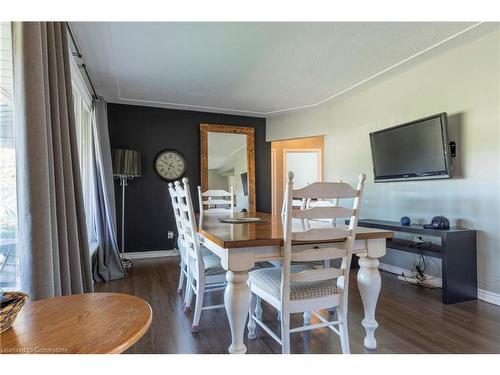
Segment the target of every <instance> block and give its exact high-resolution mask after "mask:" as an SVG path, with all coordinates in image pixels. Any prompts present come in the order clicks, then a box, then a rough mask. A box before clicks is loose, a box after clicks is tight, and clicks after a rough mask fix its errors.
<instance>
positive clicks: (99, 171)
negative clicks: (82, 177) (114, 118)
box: [92, 98, 126, 281]
mask: <svg viewBox="0 0 500 375" xmlns="http://www.w3.org/2000/svg"><path fill="white" fill-rule="evenodd" d="M93 115H94V120H95V121H94V128H93V137H94V155H95V177H96V178H95V181H96V186H95V188H96V191H95V197H96V217H95V228H96V232H97V240H98V243H99V247H98V249H97V251H96V252H95V254H94V257H93V260H92V268H93V274H94V280H95V281H109V280H115V279H121V278H123V277H125V275H126V272H125V270H124V268H123V266H122V262H121V258H120V255H119V248H118V242H117V240H116V210H115V190H114V186H113V163H112V161H111V147H110V144H109V133H108V114H107V110H106V102H105V101H104V98H99V100H98V101H94V106H93Z"/></svg>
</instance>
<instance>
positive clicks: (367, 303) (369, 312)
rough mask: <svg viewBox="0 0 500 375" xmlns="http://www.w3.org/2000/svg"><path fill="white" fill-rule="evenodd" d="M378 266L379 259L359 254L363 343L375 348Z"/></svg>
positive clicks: (378, 286) (378, 284)
mask: <svg viewBox="0 0 500 375" xmlns="http://www.w3.org/2000/svg"><path fill="white" fill-rule="evenodd" d="M378 266H379V261H378V260H377V259H376V258H370V257H368V256H360V258H359V271H358V288H359V292H360V294H361V300H362V301H363V308H364V310H365V318H364V319H363V320H362V322H361V324H362V325H363V327H364V328H365V331H366V336H365V340H364V345H365V347H366V348H368V349H376V348H377V340H376V339H375V330H376V329H377V327H378V323H377V321H376V320H375V309H376V307H377V300H378V296H379V293H380V287H381V279H380V273H379V270H378Z"/></svg>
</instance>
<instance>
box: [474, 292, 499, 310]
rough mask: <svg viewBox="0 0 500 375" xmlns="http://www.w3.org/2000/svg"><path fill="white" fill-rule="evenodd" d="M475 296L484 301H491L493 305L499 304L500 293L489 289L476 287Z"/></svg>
mask: <svg viewBox="0 0 500 375" xmlns="http://www.w3.org/2000/svg"><path fill="white" fill-rule="evenodd" d="M477 298H479V299H480V300H483V301H485V302H489V303H492V304H493V305H498V306H500V294H498V293H493V292H490V291H489V290H484V289H478V290H477Z"/></svg>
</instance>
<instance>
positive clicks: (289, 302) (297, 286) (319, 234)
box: [248, 172, 366, 354]
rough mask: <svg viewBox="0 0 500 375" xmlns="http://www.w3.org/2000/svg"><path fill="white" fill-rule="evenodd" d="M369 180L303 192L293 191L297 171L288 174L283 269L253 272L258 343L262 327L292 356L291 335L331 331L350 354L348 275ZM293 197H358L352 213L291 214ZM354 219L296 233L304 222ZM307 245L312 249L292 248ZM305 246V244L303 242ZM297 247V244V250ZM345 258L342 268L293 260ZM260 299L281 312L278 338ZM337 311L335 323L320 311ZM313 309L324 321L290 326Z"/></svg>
mask: <svg viewBox="0 0 500 375" xmlns="http://www.w3.org/2000/svg"><path fill="white" fill-rule="evenodd" d="M365 180H366V176H365V175H364V174H362V175H360V176H359V179H358V184H357V188H353V187H351V186H350V185H348V184H346V183H339V182H316V183H313V184H311V185H309V186H306V187H304V188H302V189H298V190H293V172H289V174H288V184H287V185H288V186H287V190H286V196H285V199H286V200H287V202H288V204H287V206H286V209H285V211H286V212H285V215H284V217H283V219H284V220H283V234H284V244H283V249H282V251H283V254H282V255H283V266H282V267H275V268H265V269H260V270H255V271H252V272H250V274H249V281H248V283H249V287H250V290H251V293H252V303H251V307H250V311H249V321H248V338H249V339H255V337H256V336H255V329H256V325H257V324H258V325H259V326H260V327H262V328H263V329H264V331H266V332H267V333H268V334H270V336H271V337H272V338H273V339H275V340H276V341H277V342H278V343H279V344H280V345H281V346H282V352H283V353H284V354H287V353H290V334H291V333H295V332H301V331H306V330H312V329H316V328H324V327H328V328H330V329H331V330H332V331H333V332H335V333H337V334H338V335H339V336H340V342H341V347H342V352H343V353H346V354H347V353H349V352H350V349H349V334H348V328H347V314H348V294H349V293H348V292H349V271H350V265H351V258H352V253H353V248H354V241H355V236H356V228H357V222H358V217H359V209H360V204H361V198H362V193H363V188H364V184H365ZM292 197H297V198H302V199H309V198H311V199H325V198H328V199H330V198H332V197H334V198H339V199H342V198H354V200H353V206H352V208H351V209H348V208H344V207H312V208H309V209H307V208H306V209H304V210H292V209H291V208H292ZM342 217H343V218H347V217H349V218H350V223H349V226H347V227H341V226H333V225H331V224H330V223H322V224H321V225H320V224H319V223H320V222H316V223H311V225H310V229H307V230H305V231H304V230H300V231H296V230H295V229H296V228H297V227H300V228H303V226H302V225H297V224H298V223H300V222H302V221H308V220H311V219H328V218H342ZM325 240H332V244H331V245H328V246H327V247H323V248H316V247H314V244H315V243H316V244H317V243H320V242H324V241H325ZM292 241H307V243H308V244H311V246H309V245H308V246H306V247H307V248H306V249H304V245H303V244H302V245H299V246H300V247H297V245H295V244H292ZM302 243H303V242H302ZM294 245H295V246H294ZM327 259H342V264H341V266H340V268H335V267H329V268H315V269H312V268H310V267H304V266H302V265H299V266H292V265H291V262H292V261H300V262H311V261H324V260H327ZM256 297H258V298H260V299H261V300H264V301H266V302H267V303H269V304H270V305H271V306H272V307H274V308H275V309H277V310H278V311H279V312H280V313H281V337H278V335H276V334H275V333H274V332H273V331H272V330H271V329H270V328H269V327H267V326H266V325H265V324H264V323H263V322H262V320H261V319H260V318H259V317H258V316H257V315H258V314H255V313H254V310H255V307H256V306H255V304H256ZM330 308H335V311H336V320H328V319H326V318H325V317H323V315H321V314H320V313H319V312H318V311H319V310H323V309H330ZM307 311H311V312H312V314H313V315H314V316H316V317H317V318H318V319H319V320H320V323H316V324H309V325H303V326H300V327H296V328H291V327H290V314H293V313H304V312H307Z"/></svg>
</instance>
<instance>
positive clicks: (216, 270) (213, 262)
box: [203, 254, 226, 276]
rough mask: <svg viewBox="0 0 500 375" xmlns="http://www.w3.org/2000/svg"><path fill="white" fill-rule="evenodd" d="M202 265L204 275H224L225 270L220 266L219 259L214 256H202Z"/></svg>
mask: <svg viewBox="0 0 500 375" xmlns="http://www.w3.org/2000/svg"><path fill="white" fill-rule="evenodd" d="M203 263H205V275H207V276H209V275H218V274H220V273H226V270H225V269H224V268H222V265H221V264H220V258H219V257H218V256H216V255H213V254H212V255H208V256H204V257H203Z"/></svg>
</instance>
